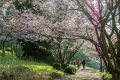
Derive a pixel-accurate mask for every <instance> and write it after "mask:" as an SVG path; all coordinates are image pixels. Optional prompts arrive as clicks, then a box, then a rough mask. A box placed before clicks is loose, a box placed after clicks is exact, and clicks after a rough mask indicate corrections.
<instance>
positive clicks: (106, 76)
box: [101, 72, 112, 80]
mask: <svg viewBox="0 0 120 80" xmlns="http://www.w3.org/2000/svg"><path fill="white" fill-rule="evenodd" d="M101 75H102V79H103V80H110V79H111V78H112V75H111V74H108V73H106V72H101Z"/></svg>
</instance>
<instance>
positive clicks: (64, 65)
mask: <svg viewBox="0 0 120 80" xmlns="http://www.w3.org/2000/svg"><path fill="white" fill-rule="evenodd" d="M61 66H62V68H63V69H65V68H67V67H68V66H69V65H68V64H62V65H61Z"/></svg>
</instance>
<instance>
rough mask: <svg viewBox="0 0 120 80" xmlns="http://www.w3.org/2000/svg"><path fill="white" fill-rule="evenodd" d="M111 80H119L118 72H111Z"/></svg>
mask: <svg viewBox="0 0 120 80" xmlns="http://www.w3.org/2000/svg"><path fill="white" fill-rule="evenodd" d="M112 80H120V73H119V72H113V73H112Z"/></svg>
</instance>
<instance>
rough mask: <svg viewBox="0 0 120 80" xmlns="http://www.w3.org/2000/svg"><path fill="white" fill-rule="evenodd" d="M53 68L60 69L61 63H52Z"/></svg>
mask: <svg viewBox="0 0 120 80" xmlns="http://www.w3.org/2000/svg"><path fill="white" fill-rule="evenodd" d="M53 68H55V69H58V70H60V69H61V64H59V63H54V64H53Z"/></svg>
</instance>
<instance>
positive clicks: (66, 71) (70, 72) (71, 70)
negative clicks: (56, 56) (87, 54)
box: [64, 65, 77, 74]
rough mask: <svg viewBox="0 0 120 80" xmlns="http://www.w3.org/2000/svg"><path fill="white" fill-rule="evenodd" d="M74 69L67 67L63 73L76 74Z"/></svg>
mask: <svg viewBox="0 0 120 80" xmlns="http://www.w3.org/2000/svg"><path fill="white" fill-rule="evenodd" d="M76 71H77V70H76V68H75V67H74V66H71V65H69V66H68V67H66V68H65V71H64V72H65V73H68V74H75V73H76Z"/></svg>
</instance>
